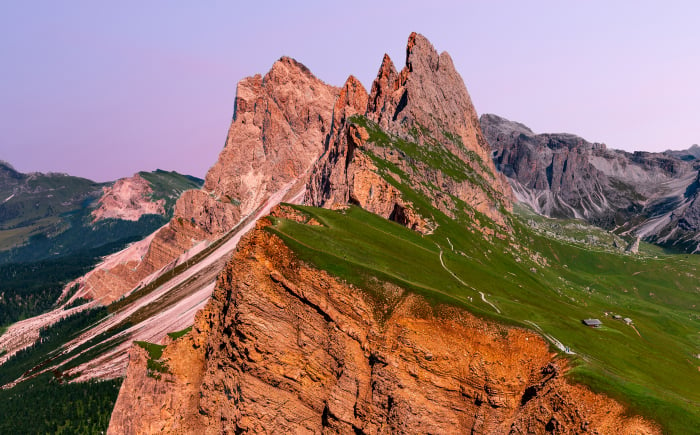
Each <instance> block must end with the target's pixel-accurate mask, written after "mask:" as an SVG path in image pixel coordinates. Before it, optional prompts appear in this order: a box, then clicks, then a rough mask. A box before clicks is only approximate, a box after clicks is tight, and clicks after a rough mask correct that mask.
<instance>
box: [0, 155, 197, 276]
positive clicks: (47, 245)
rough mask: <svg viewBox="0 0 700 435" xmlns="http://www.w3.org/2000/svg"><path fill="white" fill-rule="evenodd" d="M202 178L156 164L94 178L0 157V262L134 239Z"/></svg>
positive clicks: (156, 224) (155, 224) (160, 219)
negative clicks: (104, 179)
mask: <svg viewBox="0 0 700 435" xmlns="http://www.w3.org/2000/svg"><path fill="white" fill-rule="evenodd" d="M202 183H203V180H201V179H198V178H195V177H191V176H186V175H181V174H178V173H176V172H166V171H161V170H157V171H155V172H140V173H138V174H135V175H134V176H133V177H130V178H123V179H120V180H117V181H115V182H108V183H96V182H94V181H91V180H88V179H85V178H80V177H73V176H70V175H66V174H56V173H49V174H43V173H39V172H35V173H30V174H23V173H20V172H18V171H16V170H15V169H14V168H13V167H12V166H11V165H10V164H9V163H6V162H2V161H0V264H4V263H8V262H27V261H38V260H45V259H48V258H57V257H61V256H64V255H69V254H75V253H77V252H79V251H85V250H92V249H96V248H99V247H101V246H105V245H110V244H114V243H117V244H119V243H121V244H122V245H123V244H124V242H125V241H126V240H129V241H134V240H140V239H141V238H143V237H144V236H145V235H147V234H150V233H151V232H153V231H155V230H156V229H157V228H158V227H160V226H162V225H163V224H164V223H166V222H167V221H168V220H169V218H170V216H172V212H173V207H174V204H175V200H176V199H177V198H178V197H179V196H180V194H181V193H182V192H183V191H185V190H187V189H191V188H197V187H199V186H201V185H202Z"/></svg>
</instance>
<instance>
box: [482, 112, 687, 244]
mask: <svg viewBox="0 0 700 435" xmlns="http://www.w3.org/2000/svg"><path fill="white" fill-rule="evenodd" d="M481 127H482V129H483V131H484V134H485V135H486V137H487V138H488V141H489V143H490V145H491V148H492V151H493V160H494V161H495V164H496V167H497V168H498V170H499V171H501V172H502V173H503V174H504V175H505V176H506V177H507V178H508V181H509V182H510V184H511V186H512V188H513V192H514V193H515V196H516V198H517V199H518V200H519V201H521V202H524V203H526V204H528V205H529V206H530V207H532V208H533V210H535V211H536V212H538V213H541V214H543V215H546V216H552V217H566V218H571V217H574V218H579V219H585V220H587V221H588V222H590V223H592V224H595V225H598V226H601V227H603V228H605V229H613V228H614V229H615V231H616V232H617V233H620V234H623V235H629V236H632V237H635V238H636V237H641V238H642V239H644V240H646V241H649V242H654V243H658V244H661V245H663V246H669V247H674V248H677V249H678V248H680V249H683V250H686V251H688V252H694V251H700V199H699V198H698V197H699V195H698V192H700V191H699V190H698V186H700V182H699V181H698V180H699V179H700V175H699V169H700V161H698V160H696V159H695V157H693V155H692V149H691V150H689V151H688V152H669V151H667V152H665V153H649V152H641V151H637V152H634V153H628V152H625V151H620V150H614V149H609V148H608V147H607V146H606V145H604V144H600V143H590V142H588V141H586V140H585V139H582V138H581V137H578V136H576V135H573V134H566V133H558V134H536V133H534V132H533V131H532V130H530V129H529V128H527V127H526V126H524V125H522V124H519V123H517V122H513V121H509V120H507V119H504V118H501V117H499V116H496V115H491V114H485V115H482V117H481Z"/></svg>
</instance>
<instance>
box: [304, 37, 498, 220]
mask: <svg viewBox="0 0 700 435" xmlns="http://www.w3.org/2000/svg"><path fill="white" fill-rule="evenodd" d="M331 131H332V134H331V136H330V138H329V143H328V147H327V149H326V152H325V154H324V155H323V156H322V157H321V159H320V160H319V162H318V163H317V164H316V167H315V168H314V170H313V176H312V179H311V182H310V183H309V186H308V189H307V196H306V198H305V201H306V203H308V204H312V205H316V206H323V207H336V206H339V205H343V204H348V203H350V204H357V205H359V206H361V207H362V208H364V209H366V210H368V211H371V212H373V213H376V214H379V215H381V216H383V217H386V218H390V219H393V220H395V221H397V222H400V223H402V224H404V225H406V226H408V227H411V228H413V229H416V230H418V231H421V232H430V231H432V230H433V229H434V226H433V225H432V223H431V217H430V216H421V215H420V213H419V212H418V211H417V210H416V208H415V207H414V204H412V203H411V202H410V201H409V200H408V199H406V198H404V196H403V195H402V194H401V192H400V189H398V188H397V187H396V185H395V183H393V182H391V180H388V179H387V178H386V176H383V175H386V171H385V168H384V169H383V168H379V167H378V165H377V161H381V162H389V163H390V165H391V166H392V167H393V168H396V169H395V170H394V171H389V172H392V174H393V175H392V176H393V177H394V179H395V180H396V181H397V182H400V183H404V184H406V185H408V186H410V187H411V188H412V189H415V190H419V191H421V192H422V193H423V194H425V195H426V196H427V197H428V198H429V199H430V200H431V202H432V203H433V205H435V206H437V207H438V208H440V209H441V210H442V211H443V212H445V213H447V214H448V215H450V214H451V211H452V210H453V209H454V208H455V207H457V205H456V204H455V203H454V201H453V199H452V198H451V196H454V197H456V198H457V199H459V200H461V201H464V202H466V203H467V204H469V205H470V206H471V207H473V208H474V209H475V210H476V211H478V212H480V213H482V214H484V215H486V216H487V217H489V218H490V219H491V220H493V221H495V222H497V223H498V224H501V225H505V221H504V219H503V216H502V213H501V207H505V209H509V208H510V201H511V197H512V194H511V191H510V187H509V186H508V184H507V181H506V179H505V178H504V177H503V176H502V175H501V174H499V173H497V172H496V170H495V167H494V165H493V162H492V161H491V159H490V149H489V147H488V144H487V143H486V141H485V140H484V137H483V135H482V133H481V128H480V126H479V122H478V118H477V115H476V111H475V110H474V107H473V105H472V103H471V99H470V97H469V94H468V92H467V89H466V87H465V86H464V82H463V81H462V78H461V77H460V76H459V74H458V73H457V71H456V70H455V68H454V65H453V63H452V59H451V58H450V56H449V55H448V54H447V53H442V54H438V53H437V51H436V50H435V48H433V46H432V45H431V44H430V42H428V40H427V39H425V38H424V37H423V36H422V35H419V34H416V33H413V34H411V35H410V37H409V40H408V45H407V50H406V65H405V67H404V68H403V69H402V70H401V72H397V71H396V68H395V67H394V64H393V62H392V61H391V59H390V58H389V56H387V55H385V56H384V59H383V60H382V64H381V66H380V68H379V72H378V74H377V78H376V79H375V80H374V82H373V84H372V89H371V92H370V93H369V94H367V92H366V91H365V90H364V88H363V87H362V85H361V84H360V83H359V82H358V81H357V80H356V79H355V78H354V77H350V78H349V79H348V80H347V82H346V83H345V86H344V87H343V90H342V91H341V96H340V98H339V99H338V101H337V103H336V105H335V107H334V112H333V126H332V129H331ZM387 142H394V143H403V144H407V145H408V146H410V147H411V150H415V153H416V154H417V155H408V154H407V153H406V152H404V151H402V150H401V149H394V148H393V147H391V146H387V145H388V144H387ZM414 147H415V148H414ZM431 158H432V159H433V161H432V166H431V164H430V162H427V161H428V160H430V159H431ZM453 159H455V160H457V162H458V163H457V164H456V166H457V167H458V169H457V171H456V172H457V173H456V174H452V175H448V171H447V170H445V167H449V165H450V164H451V163H453V162H454V160H453ZM441 165H442V166H441ZM382 172H384V174H383V173H382ZM466 174H468V175H466Z"/></svg>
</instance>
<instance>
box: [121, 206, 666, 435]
mask: <svg viewBox="0 0 700 435" xmlns="http://www.w3.org/2000/svg"><path fill="white" fill-rule="evenodd" d="M276 212H277V213H280V210H277V211H276ZM282 212H283V211H282ZM267 224H268V222H267V220H266V219H263V220H262V221H260V222H259V223H258V226H257V228H256V229H255V230H254V231H252V232H251V233H249V234H248V235H247V236H246V237H245V238H244V239H243V240H242V241H241V243H240V244H239V248H238V250H237V252H236V254H235V255H234V257H233V258H232V260H231V261H230V263H229V264H228V266H227V267H226V269H225V271H224V272H223V273H222V274H221V275H220V276H219V279H218V283H217V287H216V290H215V292H214V295H213V297H212V299H211V301H210V302H209V303H208V305H207V306H206V308H205V309H203V310H202V311H201V312H199V313H198V315H197V318H196V320H195V325H194V327H193V331H192V332H190V333H189V334H188V335H186V336H184V337H182V338H180V339H178V340H176V341H174V342H172V343H170V344H169V345H168V347H167V348H166V349H165V350H164V352H163V357H162V360H163V361H165V363H166V364H167V366H168V371H169V373H164V374H162V375H159V376H160V379H156V378H155V377H152V376H149V374H148V368H147V359H148V355H147V353H146V351H145V350H143V349H141V348H139V347H134V348H133V349H132V351H131V354H130V357H131V361H130V365H129V369H128V373H127V377H126V380H125V381H124V384H123V385H122V388H121V391H120V394H119V398H118V400H117V404H116V407H115V410H114V413H113V414H112V420H111V423H110V428H109V433H112V434H135V433H157V432H165V433H202V434H204V433H206V434H214V433H367V434H373V433H474V434H493V433H559V434H564V433H567V434H574V433H600V434H608V433H621V434H627V433H629V434H632V433H656V432H657V429H656V428H655V426H654V425H653V424H651V423H650V422H648V421H645V420H643V419H641V418H639V417H628V416H626V415H625V409H624V408H623V407H622V406H621V405H619V404H618V403H616V402H614V401H612V400H610V399H608V398H606V397H604V396H601V395H596V394H594V393H592V392H590V391H589V390H587V389H586V388H584V387H582V386H578V385H571V384H569V383H567V381H566V380H565V379H564V378H563V377H562V373H563V372H564V371H565V370H566V366H565V363H564V361H562V360H559V359H557V358H556V357H555V356H554V354H553V353H551V352H550V351H549V349H548V346H547V344H546V343H545V342H544V341H543V340H542V339H541V338H540V337H539V336H537V335H535V334H534V333H532V332H529V331H526V330H523V329H519V328H507V327H504V326H500V325H497V324H495V323H492V322H487V321H484V320H481V319H478V318H476V317H474V316H472V315H471V314H469V313H468V312H466V311H463V310H461V309H458V308H454V307H447V306H431V305H429V304H428V303H427V302H425V301H424V300H423V299H421V298H420V297H417V296H414V295H412V294H409V293H406V292H404V291H403V290H402V289H400V288H397V287H396V286H394V285H388V284H387V285H380V284H378V289H375V291H376V290H379V293H380V294H381V296H380V297H376V296H369V293H367V292H365V291H363V290H360V289H357V288H355V287H353V286H349V285H347V284H344V283H342V282H340V281H339V280H338V279H335V278H333V277H332V276H329V275H328V274H327V273H325V272H322V271H319V270H316V269H314V268H312V267H309V266H308V265H306V264H304V263H302V262H300V261H298V260H297V259H296V257H295V255H294V254H293V253H292V252H291V251H290V250H289V249H288V248H287V247H286V246H285V245H284V243H283V242H282V241H281V239H279V238H278V237H276V236H274V235H272V234H271V233H270V232H268V231H266V230H265V228H264V227H265V226H266V225H267Z"/></svg>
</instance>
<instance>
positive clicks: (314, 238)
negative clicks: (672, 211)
mask: <svg viewBox="0 0 700 435" xmlns="http://www.w3.org/2000/svg"><path fill="white" fill-rule="evenodd" d="M297 209H298V210H300V211H301V212H303V213H307V214H309V215H310V216H312V217H313V218H315V219H316V220H318V221H319V222H321V223H322V224H323V226H310V225H304V224H300V223H298V222H295V221H291V220H285V219H274V221H273V222H274V224H273V226H272V227H271V228H270V229H269V230H270V231H272V232H273V233H275V234H277V235H279V236H280V237H281V238H282V239H283V240H285V242H286V243H287V244H288V245H289V246H290V247H291V248H292V249H293V250H294V251H295V252H296V253H297V254H298V255H299V256H300V258H302V259H303V260H305V261H308V262H310V263H312V264H314V265H315V266H317V267H319V268H321V269H324V270H327V271H329V272H331V273H332V274H334V275H336V276H339V277H341V278H343V279H346V280H347V281H349V282H351V283H353V284H356V285H358V286H360V287H363V288H366V289H369V290H370V292H371V294H372V295H373V296H374V297H377V298H381V297H382V296H381V290H380V287H379V286H378V285H377V284H376V283H375V284H373V282H375V281H374V280H372V279H371V277H378V278H380V279H381V280H386V281H391V282H394V283H396V284H399V285H401V286H402V287H404V288H407V289H409V290H411V291H414V292H416V293H419V294H422V295H424V296H426V297H427V298H428V299H429V300H431V301H433V302H435V303H448V304H454V305H459V306H462V307H466V308H468V309H469V310H470V311H472V312H475V313H477V314H480V315H482V316H488V317H491V318H495V319H498V320H500V321H505V322H507V323H515V324H520V325H523V326H525V327H530V326H529V325H528V324H527V323H526V321H531V322H535V323H536V324H537V325H539V326H540V327H541V328H542V329H543V330H544V331H545V332H546V333H548V334H551V335H553V336H554V337H556V338H557V339H558V340H560V341H561V342H563V343H564V344H565V345H567V346H569V347H571V349H572V350H573V351H574V352H576V353H577V354H578V355H577V356H576V357H575V359H574V365H575V368H574V369H573V370H572V372H571V376H572V378H573V379H575V380H578V381H581V382H584V383H586V384H589V385H591V386H592V387H593V388H594V389H596V390H599V391H604V392H606V393H608V394H610V395H611V396H613V397H615V398H618V399H621V400H623V401H624V402H625V403H628V404H629V405H630V406H631V407H632V409H633V410H634V411H636V412H639V413H642V414H644V415H648V416H650V417H652V418H654V419H656V420H658V421H660V422H661V423H663V424H664V425H665V426H666V427H667V428H668V429H669V430H670V431H672V432H673V433H688V432H687V428H688V427H700V416H698V413H697V409H698V408H697V407H698V404H699V403H700V380H699V379H698V369H697V366H698V362H696V361H693V360H692V356H691V354H692V353H694V352H697V349H698V347H700V342H699V341H698V336H697V331H698V326H699V321H698V311H697V308H693V307H692V306H693V305H694V304H695V303H697V302H698V296H697V295H698V289H697V286H696V279H697V278H696V276H697V273H696V268H697V267H698V266H700V264H699V262H698V260H697V258H696V257H691V258H685V256H684V257H683V258H682V259H681V258H678V257H676V256H666V257H663V258H658V259H654V258H636V257H631V256H627V255H621V254H617V255H616V254H606V253H601V252H591V251H588V250H585V249H581V248H579V247H575V246H570V245H566V244H563V243H561V242H559V241H556V240H550V239H546V238H544V237H541V236H538V235H536V234H534V233H532V232H531V231H529V229H528V228H526V227H525V226H523V225H520V224H516V227H517V229H516V231H517V232H518V238H519V239H532V240H533V243H532V244H533V246H534V247H535V248H536V249H537V250H538V251H539V252H540V253H541V255H542V256H543V257H544V258H546V259H547V261H548V262H549V266H548V267H544V268H543V267H540V266H539V265H537V264H534V263H531V262H529V261H528V260H527V259H525V258H521V259H520V262H518V260H516V258H519V257H518V256H517V254H515V256H514V255H513V254H511V253H509V252H508V249H507V248H508V244H507V243H506V242H501V241H499V240H496V242H488V241H486V240H484V239H483V237H481V235H480V234H472V233H471V232H470V231H466V230H465V229H464V227H463V226H461V225H459V224H457V223H454V222H452V221H451V220H450V219H448V218H446V217H444V216H440V215H439V212H438V211H436V214H435V215H436V218H437V217H438V216H440V217H439V218H438V220H439V222H440V224H441V225H440V227H439V228H438V230H437V231H436V232H435V234H433V235H430V236H421V235H420V234H418V233H415V232H413V231H410V230H408V229H406V228H404V227H401V226H399V225H397V224H395V223H393V222H389V221H386V220H384V219H382V218H380V217H377V216H375V215H373V214H370V213H368V212H365V211H363V210H361V209H359V208H355V207H351V208H350V209H348V210H347V211H345V212H338V211H330V210H324V209H314V208H309V207H297ZM448 238H449V242H448V240H447V239H448ZM450 243H452V245H453V246H454V251H455V252H453V251H452V250H450V248H449V246H450ZM438 246H440V247H442V249H443V250H444V253H443V258H444V261H445V263H446V265H447V267H448V268H449V269H450V270H451V271H453V272H454V273H455V274H457V276H459V277H460V278H461V279H462V280H463V281H465V282H466V283H467V284H468V285H469V286H471V287H472V289H470V288H465V286H463V285H461V284H460V283H459V282H458V281H457V280H455V279H454V278H453V277H452V276H451V275H450V274H449V273H448V272H447V271H445V270H444V269H443V268H442V267H441V265H440V263H439V248H438ZM489 251H490V252H489ZM564 265H566V266H564ZM531 268H534V269H535V270H536V271H535V272H532V271H531V270H530V269H531ZM639 271H643V273H636V272H639ZM670 277H673V278H672V279H669V278H670ZM625 290H627V291H625ZM478 291H483V292H484V293H485V294H486V297H487V298H488V300H489V301H490V302H492V303H494V304H495V305H496V306H497V307H499V309H500V310H501V314H498V313H496V312H495V310H494V309H493V308H492V307H491V306H490V305H488V304H486V303H485V302H483V301H482V300H481V298H480V295H479V293H478ZM650 293H652V294H653V295H652V296H650ZM470 298H471V299H470ZM604 311H609V312H614V313H619V314H622V315H623V316H624V317H631V318H633V320H634V322H635V325H636V328H637V330H638V331H639V332H640V334H642V336H641V337H640V336H639V335H638V334H637V333H636V332H635V330H634V329H633V328H631V327H630V326H627V325H625V324H624V323H623V322H621V321H614V320H612V319H606V318H605V316H604V315H603V312H604ZM588 317H598V318H601V319H603V322H604V326H603V327H602V328H600V329H598V330H593V329H589V328H586V327H584V326H583V325H582V324H581V319H583V318H588Z"/></svg>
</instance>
